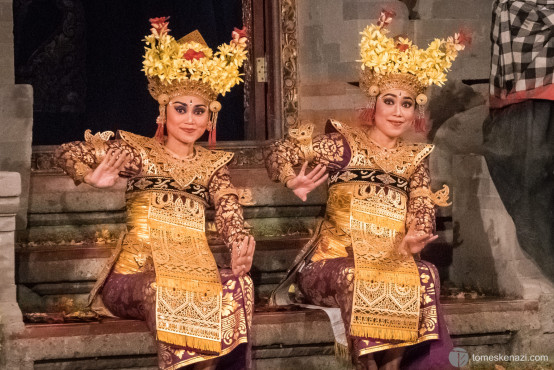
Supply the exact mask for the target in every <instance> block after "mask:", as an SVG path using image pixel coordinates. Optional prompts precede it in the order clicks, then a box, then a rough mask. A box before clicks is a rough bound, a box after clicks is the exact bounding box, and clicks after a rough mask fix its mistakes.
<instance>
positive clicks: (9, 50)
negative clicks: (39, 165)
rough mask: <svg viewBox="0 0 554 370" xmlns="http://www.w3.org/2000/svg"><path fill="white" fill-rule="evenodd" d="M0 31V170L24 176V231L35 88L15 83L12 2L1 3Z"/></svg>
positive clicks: (20, 225) (20, 221) (19, 220)
mask: <svg viewBox="0 0 554 370" xmlns="http://www.w3.org/2000/svg"><path fill="white" fill-rule="evenodd" d="M0 31H1V32H2V40H0V50H2V53H0V107H1V108H0V127H2V135H0V171H14V172H19V174H20V175H21V195H20V197H21V203H20V205H21V207H20V208H19V210H18V211H17V220H16V228H17V230H24V229H25V228H26V226H27V199H28V196H29V180H30V174H31V151H32V149H31V145H32V126H33V89H32V87H31V86H30V85H16V84H15V73H14V44H13V10H12V0H0Z"/></svg>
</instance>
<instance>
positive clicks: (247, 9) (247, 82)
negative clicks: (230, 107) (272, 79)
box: [242, 0, 254, 128]
mask: <svg viewBox="0 0 554 370" xmlns="http://www.w3.org/2000/svg"><path fill="white" fill-rule="evenodd" d="M242 27H243V28H244V27H246V36H247V37H248V40H252V27H253V24H252V0H242ZM246 47H247V49H248V54H247V58H246V60H245V61H244V64H243V65H242V67H243V68H244V113H243V116H244V127H245V128H246V127H248V121H249V119H250V117H249V115H250V108H251V107H250V89H251V87H252V86H251V83H253V82H254V81H253V77H254V76H253V74H252V70H253V68H252V66H253V65H254V50H252V42H249V43H247V44H246Z"/></svg>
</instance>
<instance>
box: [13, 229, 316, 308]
mask: <svg viewBox="0 0 554 370" xmlns="http://www.w3.org/2000/svg"><path fill="white" fill-rule="evenodd" d="M308 240H309V238H308V237H307V236H301V235H299V236H293V237H288V238H286V239H283V238H266V239H262V240H258V241H257V243H256V253H255V255H254V262H253V267H252V270H251V275H252V279H253V280H254V287H255V297H256V302H260V301H264V300H265V299H267V297H268V295H269V293H270V292H271V290H272V289H273V288H274V287H275V286H276V285H277V284H278V283H279V281H281V279H282V278H283V276H284V274H285V272H286V271H287V269H288V268H289V267H290V266H291V264H292V262H293V260H294V258H295V256H296V254H297V253H298V250H300V248H302V246H303V245H304V244H305V243H306V242H307V241H308ZM114 248H115V244H113V243H107V244H92V243H84V244H81V245H60V246H40V247H25V248H18V249H17V250H16V266H17V270H16V271H17V272H16V283H17V284H18V287H19V289H18V302H19V304H20V306H21V309H22V310H23V312H56V311H65V312H72V311H78V310H82V309H83V308H84V306H85V305H86V300H87V296H88V293H89V292H90V290H91V289H92V287H93V285H94V283H95V281H96V279H97V277H98V274H99V273H100V272H101V270H102V268H103V266H104V264H105V263H106V262H107V260H108V259H109V257H110V256H111V254H112V253H113V251H114ZM211 249H212V252H213V254H214V257H215V259H216V261H217V263H218V265H220V266H228V265H229V252H228V249H227V247H226V246H225V245H222V244H216V245H212V246H211Z"/></svg>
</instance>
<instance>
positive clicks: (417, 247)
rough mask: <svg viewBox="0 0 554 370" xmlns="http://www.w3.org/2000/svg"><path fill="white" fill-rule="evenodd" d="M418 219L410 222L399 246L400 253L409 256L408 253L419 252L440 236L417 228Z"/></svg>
mask: <svg viewBox="0 0 554 370" xmlns="http://www.w3.org/2000/svg"><path fill="white" fill-rule="evenodd" d="M416 221H417V220H416V219H414V220H413V221H412V223H411V224H410V228H409V229H408V232H407V233H406V235H404V238H403V239H402V241H401V242H400V245H399V246H398V251H399V252H400V254H402V255H404V256H407V255H408V254H416V253H419V252H421V251H422V250H423V248H425V246H426V245H427V244H429V243H431V242H432V241H433V240H436V239H437V238H438V237H439V236H438V235H433V234H427V233H425V232H424V231H418V230H416Z"/></svg>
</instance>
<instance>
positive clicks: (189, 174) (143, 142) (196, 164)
mask: <svg viewBox="0 0 554 370" xmlns="http://www.w3.org/2000/svg"><path fill="white" fill-rule="evenodd" d="M118 133H119V135H120V136H121V138H122V139H123V140H124V141H125V142H127V143H128V144H129V145H131V146H132V147H134V148H139V149H140V156H141V160H142V166H143V170H142V171H143V173H144V174H145V175H147V176H148V175H166V176H167V177H170V178H172V179H174V180H175V181H176V182H177V184H178V185H179V186H180V187H181V188H182V189H184V188H186V187H187V186H188V185H189V184H191V183H192V182H193V181H194V182H195V183H196V184H199V185H202V186H204V187H207V186H208V183H209V181H210V179H211V177H212V175H213V174H214V172H215V171H216V170H217V169H219V168H221V167H222V166H224V165H226V164H227V163H228V162H229V161H230V160H231V159H232V158H233V153H230V152H223V151H220V150H209V149H205V148H202V147H201V146H196V145H195V146H194V157H193V158H191V159H186V160H180V159H178V158H175V157H174V156H172V155H171V154H169V153H168V152H167V151H166V150H164V148H163V146H162V144H160V143H159V142H158V141H157V140H155V139H153V138H148V137H144V136H140V135H136V134H132V133H130V132H126V131H118Z"/></svg>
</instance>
